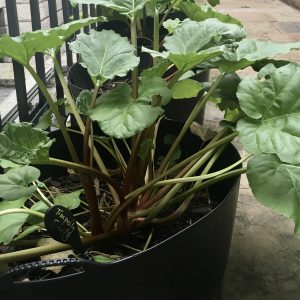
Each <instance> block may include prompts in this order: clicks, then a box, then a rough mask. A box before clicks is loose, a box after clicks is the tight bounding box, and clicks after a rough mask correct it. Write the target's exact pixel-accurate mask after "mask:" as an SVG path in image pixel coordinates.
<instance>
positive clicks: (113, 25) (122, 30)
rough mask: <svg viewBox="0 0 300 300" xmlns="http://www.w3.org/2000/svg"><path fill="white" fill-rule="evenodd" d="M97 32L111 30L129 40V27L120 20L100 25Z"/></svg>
mask: <svg viewBox="0 0 300 300" xmlns="http://www.w3.org/2000/svg"><path fill="white" fill-rule="evenodd" d="M97 30H98V31H101V30H113V31H114V32H116V33H118V34H120V35H121V36H125V37H128V38H130V25H129V24H128V23H126V22H124V21H121V20H111V21H108V22H103V23H100V24H99V25H98V27H97Z"/></svg>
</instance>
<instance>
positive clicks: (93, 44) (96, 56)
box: [70, 30, 140, 82]
mask: <svg viewBox="0 0 300 300" xmlns="http://www.w3.org/2000/svg"><path fill="white" fill-rule="evenodd" d="M70 49H71V50H72V51H74V52H76V53H78V54H80V57H81V61H80V63H81V65H82V66H83V67H85V68H87V69H88V72H89V74H90V75H91V76H94V77H97V78H99V79H100V80H101V81H102V82H103V81H105V80H108V79H113V78H114V77H115V76H119V77H123V76H126V74H127V73H128V72H129V71H130V70H133V69H134V67H136V66H137V65H138V64H139V61H140V60H139V58H138V57H136V56H135V54H134V46H133V45H131V44H130V43H129V41H128V39H127V38H126V37H121V36H120V35H119V34H117V33H115V32H114V31H112V30H102V31H95V30H91V31H90V34H85V33H80V34H79V35H77V38H76V40H75V41H74V42H72V43H71V44H70Z"/></svg>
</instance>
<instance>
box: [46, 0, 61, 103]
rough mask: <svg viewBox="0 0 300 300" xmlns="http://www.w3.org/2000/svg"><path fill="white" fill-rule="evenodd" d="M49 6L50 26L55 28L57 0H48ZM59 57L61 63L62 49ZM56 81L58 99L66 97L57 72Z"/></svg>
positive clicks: (56, 24)
mask: <svg viewBox="0 0 300 300" xmlns="http://www.w3.org/2000/svg"><path fill="white" fill-rule="evenodd" d="M48 7H49V18H50V27H51V28H53V27H56V26H58V17H57V5H56V0H48ZM57 59H58V61H59V63H61V53H60V51H59V52H58V53H57ZM55 82H56V97H57V99H61V98H63V97H64V91H63V88H62V85H61V83H60V81H59V79H58V76H57V74H56V73H55Z"/></svg>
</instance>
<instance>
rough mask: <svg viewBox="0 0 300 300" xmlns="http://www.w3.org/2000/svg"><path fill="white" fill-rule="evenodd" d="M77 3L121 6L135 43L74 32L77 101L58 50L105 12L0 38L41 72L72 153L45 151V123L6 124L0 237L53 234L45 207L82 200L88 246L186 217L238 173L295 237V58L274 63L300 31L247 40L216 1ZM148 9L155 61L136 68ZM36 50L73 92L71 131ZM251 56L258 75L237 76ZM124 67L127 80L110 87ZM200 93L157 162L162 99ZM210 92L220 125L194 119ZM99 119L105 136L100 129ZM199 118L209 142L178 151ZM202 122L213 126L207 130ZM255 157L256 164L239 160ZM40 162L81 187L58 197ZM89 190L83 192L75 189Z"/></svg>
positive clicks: (299, 108)
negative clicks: (199, 198) (289, 36)
mask: <svg viewBox="0 0 300 300" xmlns="http://www.w3.org/2000/svg"><path fill="white" fill-rule="evenodd" d="M72 2H73V4H74V5H75V4H76V3H77V4H98V5H102V6H103V7H106V8H108V9H112V10H114V11H116V13H118V14H122V15H123V16H125V17H126V18H127V20H128V22H129V23H130V28H131V37H130V40H129V39H128V38H126V37H122V36H121V35H119V34H117V33H115V32H114V31H112V30H100V31H96V30H91V31H90V32H89V33H88V34H87V33H83V32H81V33H79V34H76V39H74V40H73V41H72V42H71V43H70V49H72V51H73V52H74V53H76V54H77V55H78V56H79V62H80V64H81V65H82V67H83V68H85V69H86V70H87V72H88V74H89V75H90V77H91V79H92V82H93V84H94V87H93V89H92V90H86V91H83V92H82V93H81V94H80V95H79V97H78V98H77V99H74V98H73V96H72V94H71V92H70V90H69V87H68V84H67V82H66V81H65V78H64V74H63V71H62V68H61V66H60V64H59V62H58V61H57V58H56V53H57V51H58V50H59V49H60V47H61V46H62V45H63V43H64V42H65V41H66V40H67V39H68V38H69V37H70V36H71V35H72V34H74V33H76V32H77V31H78V30H79V29H80V28H82V27H85V26H87V25H89V24H92V23H95V22H105V21H106V19H105V18H104V17H97V18H88V19H83V20H79V21H74V22H71V23H69V24H66V25H63V26H60V27H58V28H52V29H49V30H43V31H36V32H31V33H25V34H22V35H21V36H19V37H10V36H8V35H4V36H2V37H0V57H3V56H9V57H11V58H12V59H14V60H15V61H17V62H19V63H20V64H22V65H23V66H24V67H25V68H26V69H27V70H28V71H29V72H30V74H31V75H32V76H33V78H34V79H35V80H36V83H37V84H38V86H39V88H40V90H41V91H42V92H43V93H44V95H45V98H46V100H47V101H48V104H49V109H50V113H51V114H53V115H54V117H55V119H56V121H57V124H58V129H59V130H60V131H61V133H62V135H63V137H64V139H65V143H66V151H68V152H69V153H70V159H69V160H62V159H58V158H55V157H52V156H50V155H49V149H51V147H52V146H53V144H55V143H56V141H55V140H54V139H51V138H50V137H49V136H48V132H47V131H45V130H43V129H40V128H39V126H35V125H33V124H29V123H8V124H7V125H6V127H5V128H4V130H3V131H2V132H1V133H0V164H1V166H2V167H3V168H4V171H5V172H4V173H3V174H2V175H0V198H1V202H0V243H3V244H10V243H14V242H15V241H16V240H18V239H20V238H28V236H30V234H31V233H32V232H36V231H38V232H42V233H43V234H46V233H45V228H44V224H43V217H44V214H45V213H46V211H47V209H48V208H49V207H52V206H53V205H61V206H65V207H66V208H68V209H70V210H74V209H77V210H78V209H83V214H87V215H88V216H89V219H90V222H89V224H90V226H89V227H86V226H85V225H84V224H81V223H79V222H78V226H79V229H80V235H81V238H82V241H83V243H85V244H86V245H87V244H89V243H91V242H96V241H99V240H102V239H104V238H106V237H112V236H118V235H125V234H128V233H129V232H131V231H133V230H137V229H139V228H140V227H142V226H145V225H146V224H147V225H150V226H151V225H153V224H164V223H165V222H167V221H170V220H173V219H175V218H177V217H178V216H180V215H181V214H182V213H183V212H184V210H185V209H186V207H187V206H188V204H189V203H190V201H191V200H192V199H193V198H194V195H195V194H196V193H197V192H198V191H200V190H203V189H206V188H207V187H208V186H211V185H213V184H215V183H217V182H219V181H222V180H226V179H228V178H231V177H236V176H238V175H240V174H243V173H246V174H247V176H248V179H249V183H250V186H251V189H252V191H253V193H254V195H255V197H256V198H257V200H258V201H260V202H261V203H263V204H264V205H266V206H269V207H271V208H273V209H274V210H275V211H276V212H278V213H280V214H283V215H285V216H287V217H290V218H292V219H293V220H294V222H295V232H296V234H297V236H298V237H300V225H299V224H300V222H299V220H300V212H299V198H300V197H299V182H300V181H299V176H300V175H299V164H300V156H299V147H300V133H299V132H300V128H299V114H300V94H299V88H298V87H299V83H300V66H299V65H297V64H295V63H291V62H289V61H280V63H279V64H278V63H277V61H276V60H274V59H273V60H271V58H272V57H274V56H276V55H278V54H281V53H287V52H288V51H292V50H296V49H299V48H300V42H295V43H273V42H270V41H260V40H254V39H248V38H246V33H245V30H244V29H243V27H242V25H241V24H240V22H239V21H237V20H236V19H234V18H231V17H230V16H224V15H222V14H220V13H217V12H216V11H214V9H213V8H212V5H215V4H217V3H218V1H208V2H209V3H210V6H207V5H205V6H203V5H202V6H201V5H200V6H199V5H198V4H196V3H195V2H194V1H184V0H181V1H179V0H177V1H163V0H126V1H119V0H76V1H75V0H74V1H72ZM174 10H180V11H181V12H183V13H184V14H185V16H186V18H184V19H183V20H179V19H178V20H176V19H170V18H168V16H169V15H171V14H170V13H171V12H173V11H174ZM145 12H148V14H150V15H151V16H152V17H153V27H154V28H153V47H152V48H143V49H142V51H143V52H146V53H148V54H150V55H151V56H152V59H151V65H149V67H148V68H146V69H145V70H143V71H142V72H139V70H138V66H139V64H140V57H139V55H138V49H137V39H138V34H140V33H141V32H143V31H139V27H140V26H141V25H142V24H143V22H142V21H143V18H144V17H145ZM163 27H164V28H167V29H168V33H167V34H166V36H165V37H164V38H163V40H160V31H159V30H160V29H161V28H163ZM139 32H140V33H139ZM38 52H41V53H44V54H45V55H47V56H49V57H50V58H51V59H52V60H53V65H54V68H55V70H56V72H57V75H58V78H59V80H60V81H61V84H62V86H63V89H64V94H65V99H64V104H65V105H67V106H68V109H69V111H70V114H71V115H72V116H73V117H74V119H75V121H76V122H77V128H76V129H74V128H69V127H68V126H67V125H66V122H65V121H66V120H65V119H64V117H63V116H62V115H61V114H60V113H59V109H58V106H59V103H58V101H57V100H56V99H53V97H52V96H51V94H50V93H49V91H48V90H47V87H46V86H45V84H44V83H43V81H42V80H41V78H39V76H38V75H37V73H36V71H35V70H34V68H33V67H32V65H31V58H32V57H33V55H35V54H36V53H38ZM257 66H260V67H259V68H258V67H257ZM245 67H253V69H255V70H257V78H256V79H253V78H240V77H239V76H238V73H237V71H239V70H241V69H243V68H245ZM210 69H215V70H216V74H218V76H216V77H215V78H213V79H212V80H211V81H210V82H207V83H202V82H197V81H196V80H195V79H193V78H192V77H191V74H194V73H195V72H198V71H199V70H210ZM116 78H118V80H119V79H120V78H123V80H124V81H123V82H122V83H120V84H116V85H115V84H114V80H115V79H116ZM107 86H109V87H110V88H109V89H107ZM196 95H199V99H198V102H197V104H196V105H195V107H194V109H193V110H192V111H191V113H190V115H189V117H188V118H187V120H186V122H185V123H184V124H182V125H181V129H180V131H179V133H178V135H176V136H173V137H171V136H167V137H166V138H165V140H164V146H166V145H167V146H168V147H169V148H168V151H167V152H166V154H165V155H164V156H162V157H160V158H159V160H158V159H157V155H156V154H155V153H156V150H157V148H158V147H159V146H160V145H159V140H158V139H157V132H158V128H159V126H160V124H161V123H162V120H163V119H164V113H165V108H166V105H167V104H168V103H169V102H170V101H189V99H186V98H192V97H194V96H196ZM209 100H213V101H215V102H217V103H218V107H219V108H220V109H221V110H223V111H224V118H225V119H224V120H223V121H222V122H220V128H219V131H218V132H217V133H214V134H211V132H212V131H209V130H208V129H205V128H203V126H202V127H201V125H199V124H198V125H197V124H196V125H195V123H193V121H194V119H195V117H196V116H197V115H198V113H199V112H200V111H201V109H203V107H204V106H205V104H206V103H207V101H209ZM43 121H44V120H43ZM49 126H50V124H49ZM95 126H96V127H97V128H98V129H99V131H100V133H98V132H95V130H94V129H95ZM191 128H192V129H193V131H194V132H195V131H196V132H197V135H199V136H201V137H202V139H203V140H205V141H206V143H200V144H201V146H199V148H198V150H197V151H195V152H194V153H192V154H190V155H189V156H188V157H181V153H182V151H181V149H180V147H181V142H182V140H183V138H184V137H185V136H186V134H188V132H189V131H190V130H191ZM70 131H73V132H74V131H75V132H76V134H77V135H78V136H81V139H82V141H83V142H82V143H83V145H82V149H83V151H82V153H78V149H76V147H75V146H74V144H73V142H74V141H73V140H72V139H71V138H70V134H69V132H70ZM207 133H210V136H209V138H207V140H206V137H207ZM205 135H206V137H205ZM236 137H238V138H239V140H240V142H241V143H242V145H243V147H244V148H245V149H246V151H247V152H248V155H246V156H245V157H243V158H241V159H238V160H237V161H236V162H235V163H233V164H232V163H229V162H228V165H227V166H226V167H225V168H224V169H220V170H217V171H212V166H213V165H214V162H215V161H216V160H217V158H218V157H219V155H220V154H221V153H222V151H224V148H225V147H226V145H228V144H229V143H231V142H232V140H233V139H234V138H236ZM99 145H100V149H105V150H106V151H107V152H108V153H109V154H110V156H111V161H112V160H113V161H114V165H115V166H116V167H117V168H116V170H117V171H116V170H115V171H114V172H112V170H111V169H110V167H108V165H107V162H106V161H105V159H104V158H103V155H102V152H101V151H99ZM124 149H125V150H124ZM111 161H110V162H109V163H110V165H111ZM246 161H247V166H241V164H242V163H243V162H246ZM40 164H43V165H45V164H46V165H47V164H48V165H53V166H60V167H65V168H67V169H72V170H74V171H75V172H77V173H78V175H79V178H80V181H81V185H82V190H81V189H80V191H75V192H72V193H70V194H63V195H53V193H52V192H51V191H50V190H49V188H48V187H47V186H46V185H45V184H44V183H42V182H40V179H39V178H40V172H39V170H38V168H39V165H40ZM245 164H246V163H245ZM116 172H117V178H116ZM97 181H98V182H101V183H102V184H105V185H106V186H107V189H106V193H109V194H110V201H104V200H103V201H100V202H99V195H98V194H99V189H98V187H97V184H95V182H97ZM11 190H13V192H11ZM81 193H83V194H85V199H86V201H87V203H83V201H82V200H80V199H79V196H80V194H81ZM100 196H101V195H100ZM170 209H172V210H170ZM91 235H92V236H93V237H92V238H91ZM70 247H71V246H70ZM65 248H66V246H63V247H62V245H61V244H59V243H57V244H56V245H55V246H52V247H51V250H49V248H47V247H40V248H36V249H35V251H32V252H31V251H30V250H29V251H28V250H26V251H24V250H20V251H17V252H12V253H6V254H2V255H0V262H1V261H5V262H7V261H16V260H23V259H28V258H31V257H34V256H35V255H37V253H39V255H41V254H43V253H48V252H49V251H52V252H55V251H60V250H62V249H65Z"/></svg>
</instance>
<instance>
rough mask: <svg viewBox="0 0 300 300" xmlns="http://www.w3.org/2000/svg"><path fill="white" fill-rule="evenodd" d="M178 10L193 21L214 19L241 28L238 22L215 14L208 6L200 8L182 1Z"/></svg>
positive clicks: (227, 16) (217, 13) (226, 16)
mask: <svg viewBox="0 0 300 300" xmlns="http://www.w3.org/2000/svg"><path fill="white" fill-rule="evenodd" d="M180 9H181V10H182V11H183V12H184V13H185V14H186V15H187V17H189V18H190V19H191V20H194V21H204V20H206V19H211V18H216V19H218V20H220V21H222V22H224V23H231V24H236V25H239V26H241V27H242V24H241V22H240V21H239V20H237V19H235V18H233V17H231V16H229V15H224V14H221V13H219V12H216V11H214V10H213V9H212V8H211V7H209V6H204V5H201V6H200V5H198V4H196V3H191V2H185V1H182V2H181V3H180Z"/></svg>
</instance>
